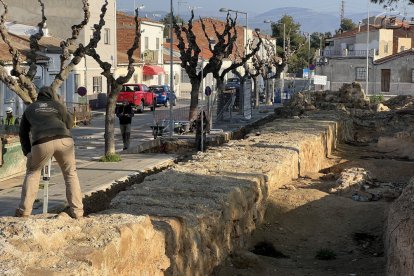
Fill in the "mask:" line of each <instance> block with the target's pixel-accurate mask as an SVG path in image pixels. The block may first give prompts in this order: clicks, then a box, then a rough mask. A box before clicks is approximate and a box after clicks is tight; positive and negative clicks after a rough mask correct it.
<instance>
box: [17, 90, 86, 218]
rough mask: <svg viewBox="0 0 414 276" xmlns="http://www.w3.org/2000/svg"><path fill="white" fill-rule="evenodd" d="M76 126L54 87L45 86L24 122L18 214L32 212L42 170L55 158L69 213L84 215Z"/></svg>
mask: <svg viewBox="0 0 414 276" xmlns="http://www.w3.org/2000/svg"><path fill="white" fill-rule="evenodd" d="M72 126H73V118H72V116H71V115H70V114H69V113H68V112H67V111H66V108H65V106H64V105H63V104H61V103H60V102H58V101H57V100H55V99H54V98H53V93H52V89H51V88H50V87H48V86H45V87H42V88H41V89H40V91H39V94H38V96H37V100H36V101H35V102H34V103H32V104H30V105H29V106H28V107H27V109H26V110H25V112H24V113H23V117H22V120H21V124H20V133H19V136H20V143H21V146H22V151H23V154H24V155H25V156H26V157H27V164H26V176H25V178H24V182H23V187H22V195H21V201H20V204H19V208H18V209H17V210H16V216H17V217H28V216H29V215H30V214H31V213H32V208H33V203H34V201H35V199H36V195H37V192H38V190H39V181H40V173H41V169H42V167H43V166H44V165H45V164H46V163H47V162H48V161H49V159H50V158H52V157H55V159H56V161H57V162H58V164H59V166H60V169H61V170H62V174H63V178H64V180H65V185H66V198H67V201H68V204H69V215H70V216H71V217H72V218H76V219H78V218H81V217H82V216H83V204H82V193H81V189H80V184H79V179H78V174H77V171H76V160H75V149H74V143H73V139H72V135H71V133H70V128H72ZM30 137H31V139H30Z"/></svg>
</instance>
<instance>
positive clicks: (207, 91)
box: [204, 86, 211, 96]
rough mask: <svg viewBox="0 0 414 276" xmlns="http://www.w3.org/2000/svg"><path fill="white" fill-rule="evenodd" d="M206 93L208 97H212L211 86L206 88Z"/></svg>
mask: <svg viewBox="0 0 414 276" xmlns="http://www.w3.org/2000/svg"><path fill="white" fill-rule="evenodd" d="M204 93H205V94H206V96H210V95H211V87H210V86H206V88H205V90H204Z"/></svg>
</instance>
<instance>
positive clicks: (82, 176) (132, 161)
mask: <svg viewBox="0 0 414 276" xmlns="http://www.w3.org/2000/svg"><path fill="white" fill-rule="evenodd" d="M121 158H122V161H121V162H109V163H103V162H93V161H92V162H89V163H85V164H82V165H80V166H78V176H79V180H80V183H81V187H82V192H83V193H84V195H85V196H87V195H91V194H92V193H94V192H96V191H102V190H106V189H107V188H110V187H111V185H112V184H113V183H115V182H117V181H120V180H122V179H124V178H126V177H127V176H129V175H133V174H136V173H144V172H147V171H150V170H153V169H155V168H157V169H162V168H166V167H168V166H170V165H172V164H173V163H174V159H175V157H174V156H173V155H166V154H123V155H121ZM53 167H54V168H53V169H52V177H51V179H50V182H49V205H48V206H49V210H54V209H55V210H56V209H62V208H63V207H64V206H65V204H66V191H65V184H64V181H63V175H62V174H61V173H60V169H58V168H56V166H53ZM23 179H24V176H23V175H21V176H18V177H15V178H11V179H9V180H6V181H4V183H2V184H1V185H0V187H1V190H0V216H12V215H14V211H15V209H16V207H17V205H18V204H19V200H20V193H21V184H22V183H23ZM40 183H41V185H40V189H39V193H38V200H36V202H35V204H34V209H33V214H40V213H42V206H43V185H42V184H43V181H42V180H41V182H40Z"/></svg>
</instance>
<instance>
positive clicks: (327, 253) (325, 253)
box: [315, 248, 336, 260]
mask: <svg viewBox="0 0 414 276" xmlns="http://www.w3.org/2000/svg"><path fill="white" fill-rule="evenodd" d="M315 258H316V259H318V260H335V259H336V253H335V252H333V251H332V250H330V249H327V248H324V249H321V250H319V251H318V252H316V256H315Z"/></svg>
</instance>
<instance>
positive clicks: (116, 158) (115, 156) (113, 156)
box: [99, 154, 121, 162]
mask: <svg viewBox="0 0 414 276" xmlns="http://www.w3.org/2000/svg"><path fill="white" fill-rule="evenodd" d="M119 161H121V156H119V155H118V154H107V155H105V156H102V157H101V158H99V162H119Z"/></svg>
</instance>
